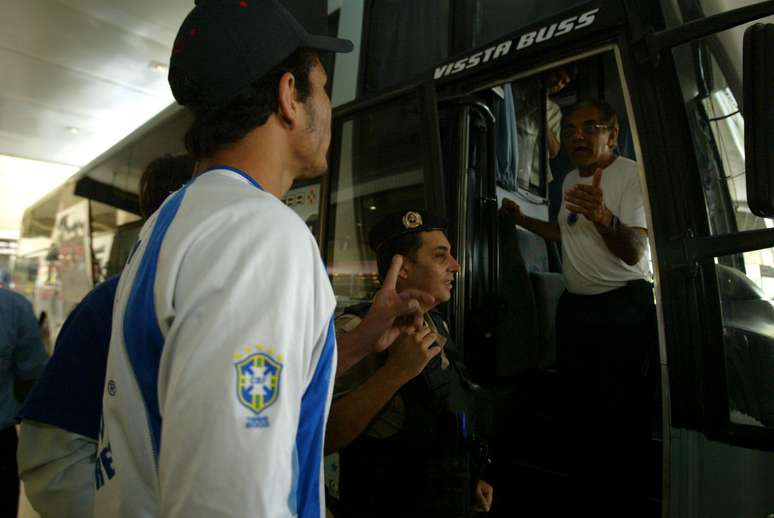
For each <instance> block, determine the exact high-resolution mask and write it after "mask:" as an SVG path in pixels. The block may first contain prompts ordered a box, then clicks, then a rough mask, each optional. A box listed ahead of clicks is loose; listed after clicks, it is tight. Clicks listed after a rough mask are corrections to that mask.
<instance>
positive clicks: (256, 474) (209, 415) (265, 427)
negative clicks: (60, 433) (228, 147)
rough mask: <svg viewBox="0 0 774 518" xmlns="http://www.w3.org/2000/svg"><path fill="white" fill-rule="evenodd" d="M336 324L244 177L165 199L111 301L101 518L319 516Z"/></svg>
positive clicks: (232, 173)
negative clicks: (333, 323) (111, 324)
mask: <svg viewBox="0 0 774 518" xmlns="http://www.w3.org/2000/svg"><path fill="white" fill-rule="evenodd" d="M334 309H335V299H334V296H333V290H332V289H331V286H330V282H329V281H328V277H327V274H326V272H325V268H324V266H323V264H322V261H321V260H320V256H319V253H318V249H317V244H316V242H315V240H314V238H313V237H312V235H311V234H310V233H309V230H308V228H307V226H306V225H305V224H304V222H303V221H302V220H301V219H300V218H299V217H298V216H297V215H296V214H295V213H294V212H293V211H292V210H291V209H289V208H288V207H287V206H285V205H284V204H283V203H282V202H281V201H280V200H278V199H277V198H275V197H274V196H272V195H270V194H268V193H266V192H264V191H262V190H261V189H260V187H259V186H258V184H257V183H256V182H255V181H254V180H252V179H251V178H249V177H248V176H247V175H245V174H244V173H242V172H241V171H237V170H229V169H217V170H213V171H209V172H207V173H205V174H203V175H201V176H199V177H198V178H196V180H195V181H193V182H192V183H189V184H188V185H187V186H186V187H184V188H183V189H181V190H180V191H178V192H177V193H175V194H173V195H172V196H170V197H169V198H168V199H167V200H166V201H165V202H164V204H163V205H162V207H161V209H159V211H157V212H156V213H155V214H154V215H153V216H152V217H151V218H150V219H149V220H148V222H147V223H146V224H145V226H144V227H143V229H142V231H141V233H140V241H139V243H138V245H137V247H136V249H135V251H134V253H133V254H132V256H131V257H130V259H129V261H128V263H127V265H126V267H125V269H124V272H123V274H122V275H121V281H120V283H119V286H118V291H117V293H116V300H115V307H114V313H113V315H114V318H113V329H112V338H111V343H110V353H109V355H108V363H107V374H106V378H105V392H104V394H103V412H104V416H103V429H102V430H101V432H100V441H99V454H98V463H97V464H98V465H97V468H96V470H95V474H96V479H97V493H96V502H95V516H96V517H98V518H99V517H111V518H113V517H156V516H163V517H165V518H173V517H185V518H190V517H199V516H202V517H204V516H219V517H240V518H241V517H245V516H261V517H267V518H268V517H272V518H273V517H288V516H301V517H304V518H306V517H314V518H319V517H321V516H324V515H325V507H324V494H323V484H322V476H321V472H322V444H323V438H324V433H325V423H326V420H327V415H328V409H329V405H330V398H331V392H332V387H333V379H334V372H335V365H336V343H335V335H334V332H333V325H332V317H333V312H334Z"/></svg>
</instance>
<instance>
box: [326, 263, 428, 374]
mask: <svg viewBox="0 0 774 518" xmlns="http://www.w3.org/2000/svg"><path fill="white" fill-rule="evenodd" d="M401 266H403V256H400V255H396V256H395V257H393V258H392V264H391V265H390V269H389V270H388V271H387V274H386V275H385V277H384V282H383V283H382V288H381V289H380V290H379V291H378V292H376V295H375V296H374V300H373V303H372V305H371V308H370V309H369V310H368V313H367V314H366V316H365V318H363V320H362V321H361V322H360V324H358V326H357V327H356V328H355V329H353V330H352V331H350V332H349V333H347V334H346V335H344V336H341V337H337V342H338V352H339V354H338V365H337V369H336V376H341V375H342V374H343V373H345V372H346V371H347V370H349V368H350V367H352V366H353V365H354V364H356V363H357V362H359V361H360V360H361V359H362V358H363V357H365V356H366V355H367V354H369V353H371V352H379V351H383V350H385V349H386V348H388V347H389V346H390V345H391V344H392V343H393V342H394V341H395V339H396V338H398V336H399V335H400V333H401V331H403V330H404V329H405V328H406V327H408V326H409V325H413V326H414V327H415V328H417V329H419V328H421V327H422V307H423V306H424V307H430V306H432V305H433V304H434V303H435V298H433V296H432V295H430V294H428V293H425V292H424V291H421V290H417V289H412V288H409V289H405V290H402V291H401V292H400V293H398V292H397V290H396V289H395V285H396V283H397V281H398V272H400V268H401ZM404 316H406V317H408V321H407V320H406V318H399V317H404Z"/></svg>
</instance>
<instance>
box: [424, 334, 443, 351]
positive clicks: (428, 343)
mask: <svg viewBox="0 0 774 518" xmlns="http://www.w3.org/2000/svg"><path fill="white" fill-rule="evenodd" d="M437 339H438V335H436V334H435V333H428V334H427V335H426V336H424V337H423V338H422V348H423V349H425V350H426V351H427V350H431V349H441V348H440V347H433V344H434V343H435V341H436V340H437ZM433 356H435V355H433Z"/></svg>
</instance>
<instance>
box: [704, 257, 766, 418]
mask: <svg viewBox="0 0 774 518" xmlns="http://www.w3.org/2000/svg"><path fill="white" fill-rule="evenodd" d="M740 255H742V256H743V257H742V258H739V257H731V256H726V257H719V258H717V259H716V263H717V264H716V271H717V278H718V286H719V288H720V297H721V309H722V314H723V340H724V344H725V359H726V376H727V380H728V397H729V403H730V418H731V421H732V422H733V423H736V424H746V425H753V426H767V427H774V305H773V304H772V296H774V255H773V254H772V250H771V249H766V250H758V251H755V252H748V253H745V254H740ZM740 259H741V260H740ZM731 265H738V266H731Z"/></svg>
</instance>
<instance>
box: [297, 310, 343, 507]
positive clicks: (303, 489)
mask: <svg viewBox="0 0 774 518" xmlns="http://www.w3.org/2000/svg"><path fill="white" fill-rule="evenodd" d="M335 347H336V334H335V331H334V328H333V318H331V320H330V322H329V324H328V336H327V338H326V339H325V346H324V347H323V351H322V353H321V354H320V360H319V361H318V362H317V368H316V369H315V373H314V376H313V377H312V382H311V383H310V384H309V387H308V388H307V389H306V392H305V393H304V397H303V398H302V399H301V415H300V418H299V421H298V433H297V434H296V448H295V449H296V454H297V456H298V457H297V458H298V469H297V471H295V472H294V474H293V475H294V477H293V478H294V480H293V487H294V488H296V490H297V494H296V495H293V494H292V493H291V495H290V498H289V503H292V502H293V501H295V502H296V504H297V505H296V509H295V510H297V511H298V517H299V518H321V517H320V504H321V502H320V459H321V458H322V448H323V439H324V437H323V431H324V430H325V405H326V402H327V401H326V400H327V398H328V387H329V384H330V379H331V369H332V368H333V353H334V351H335ZM294 497H295V498H294ZM290 508H291V511H292V510H294V509H293V506H292V505H291V506H290Z"/></svg>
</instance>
